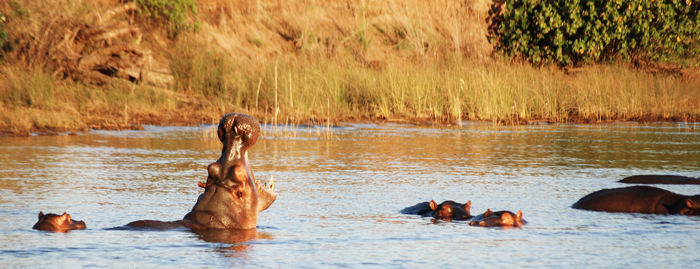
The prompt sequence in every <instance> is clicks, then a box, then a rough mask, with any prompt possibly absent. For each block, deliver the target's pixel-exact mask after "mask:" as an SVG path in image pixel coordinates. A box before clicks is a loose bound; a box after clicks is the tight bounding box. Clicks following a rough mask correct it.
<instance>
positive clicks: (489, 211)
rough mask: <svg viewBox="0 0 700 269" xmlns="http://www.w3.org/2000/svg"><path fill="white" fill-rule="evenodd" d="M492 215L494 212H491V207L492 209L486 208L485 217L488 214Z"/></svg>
mask: <svg viewBox="0 0 700 269" xmlns="http://www.w3.org/2000/svg"><path fill="white" fill-rule="evenodd" d="M491 215H493V212H491V209H490V208H489V209H486V212H484V217H488V216H491Z"/></svg>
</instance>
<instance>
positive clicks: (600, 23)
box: [492, 0, 700, 65]
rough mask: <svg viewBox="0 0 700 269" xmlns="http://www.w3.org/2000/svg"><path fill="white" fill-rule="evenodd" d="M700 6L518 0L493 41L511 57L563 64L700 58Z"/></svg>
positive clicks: (653, 0) (644, 0) (670, 1)
mask: <svg viewBox="0 0 700 269" xmlns="http://www.w3.org/2000/svg"><path fill="white" fill-rule="evenodd" d="M699 8H700V4H698V2H693V1H692V0H641V1H640V0H636V1H633V0H603V1H601V0H590V1H583V0H513V1H507V3H506V8H505V10H506V11H505V13H504V14H503V21H502V23H501V26H500V32H501V35H500V36H498V37H496V40H492V42H493V41H497V42H496V43H497V44H498V47H499V49H500V50H502V51H504V52H505V53H506V54H508V55H510V56H515V57H524V58H526V59H527V60H529V61H531V62H541V61H550V62H556V63H559V64H561V65H568V64H578V63H581V62H588V61H601V60H605V59H614V58H623V59H629V58H630V55H632V54H638V55H641V56H644V57H647V58H649V59H652V60H656V61H668V60H672V59H677V58H688V57H697V56H698V54H699V53H700V44H698V42H699V41H700V15H699V14H698V9H699ZM698 63H699V64H700V62H698Z"/></svg>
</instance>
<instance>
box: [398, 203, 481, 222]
mask: <svg viewBox="0 0 700 269" xmlns="http://www.w3.org/2000/svg"><path fill="white" fill-rule="evenodd" d="M471 205H472V202H471V201H468V202H467V203H466V204H460V203H457V202H455V201H450V200H447V201H444V202H442V203H440V204H437V203H436V202H435V200H431V201H430V202H422V203H418V204H416V205H414V206H410V207H407V208H404V209H403V210H401V213H403V214H410V215H421V216H423V217H431V218H435V219H441V220H468V219H470V218H471V217H472V215H471V214H470V209H471Z"/></svg>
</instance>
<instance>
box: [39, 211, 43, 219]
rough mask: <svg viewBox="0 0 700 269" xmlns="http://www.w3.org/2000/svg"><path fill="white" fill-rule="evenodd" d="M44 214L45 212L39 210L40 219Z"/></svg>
mask: <svg viewBox="0 0 700 269" xmlns="http://www.w3.org/2000/svg"><path fill="white" fill-rule="evenodd" d="M43 216H44V212H41V211H39V219H41V217H43Z"/></svg>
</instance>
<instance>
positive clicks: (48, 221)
mask: <svg viewBox="0 0 700 269" xmlns="http://www.w3.org/2000/svg"><path fill="white" fill-rule="evenodd" d="M85 228H86V226H85V222H84V221H80V220H73V219H72V218H71V217H70V215H69V214H66V213H63V215H58V214H52V213H48V214H46V215H44V212H39V221H37V223H36V224H34V227H32V229H36V230H41V231H53V232H61V233H67V232H70V231H71V230H83V229H85Z"/></svg>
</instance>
